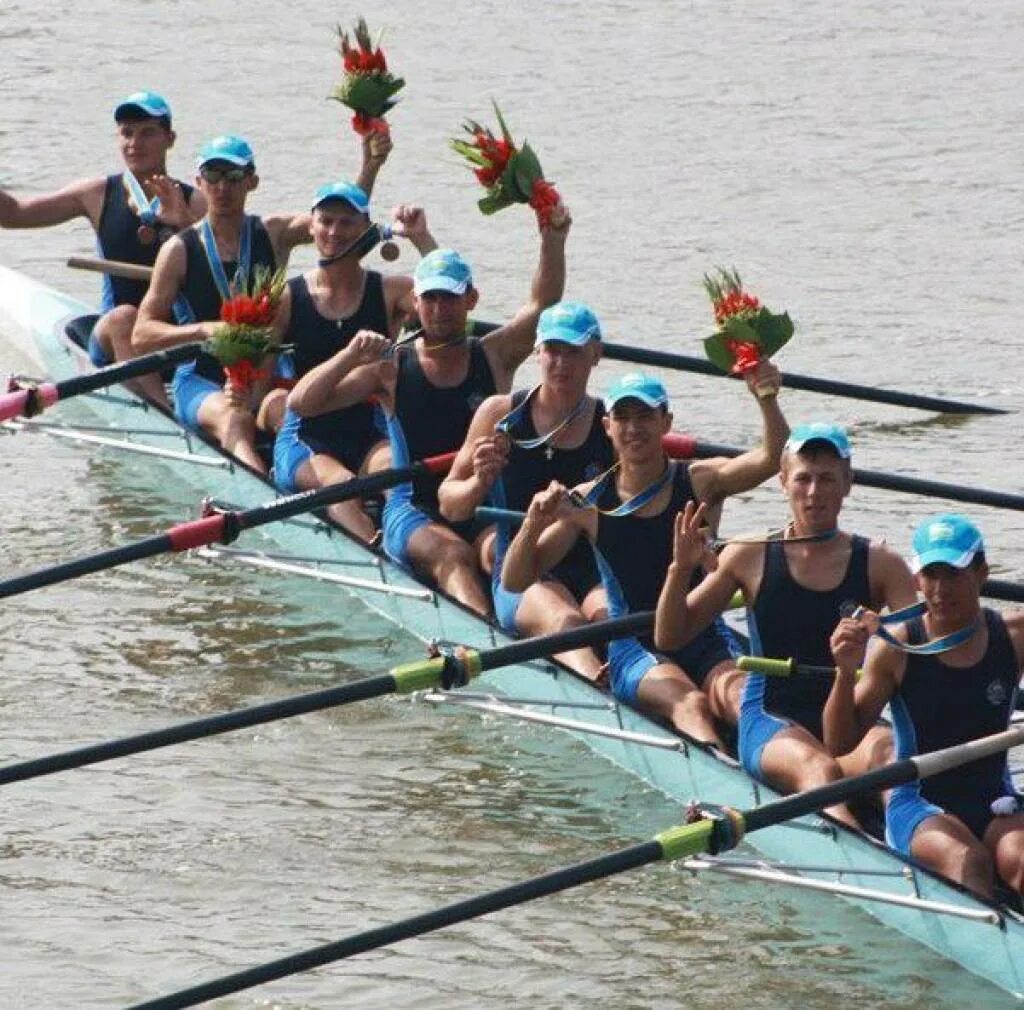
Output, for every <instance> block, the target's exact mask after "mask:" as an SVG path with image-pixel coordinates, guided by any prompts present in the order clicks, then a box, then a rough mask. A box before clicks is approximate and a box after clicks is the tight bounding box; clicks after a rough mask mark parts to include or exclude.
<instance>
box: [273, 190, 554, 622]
mask: <svg viewBox="0 0 1024 1010" xmlns="http://www.w3.org/2000/svg"><path fill="white" fill-rule="evenodd" d="M571 223H572V222H571V218H570V216H569V213H568V211H567V210H566V209H565V208H564V207H562V206H561V205H559V207H558V208H557V209H556V212H555V213H554V214H552V216H551V220H550V222H549V224H548V225H546V226H544V227H541V228H540V259H539V263H538V266H537V271H536V273H535V275H534V278H533V283H532V285H531V289H530V297H529V300H528V301H527V302H526V304H525V305H523V307H522V308H520V309H519V311H518V312H517V313H516V314H515V316H514V317H513V318H512V320H511V321H510V322H508V323H507V324H505V325H504V326H501V327H499V328H497V329H495V330H492V331H491V332H490V333H487V334H486V335H485V336H482V337H476V336H472V335H469V334H468V332H467V330H468V329H469V328H470V324H469V313H470V312H471V311H472V309H473V308H475V306H476V304H477V301H478V299H479V292H478V290H477V288H476V287H475V286H474V283H473V274H472V271H471V270H470V267H469V264H468V263H467V262H466V261H465V260H464V259H463V258H462V256H460V255H459V254H458V253H457V252H455V251H454V250H452V249H436V250H434V251H433V252H431V253H429V254H428V255H426V256H425V257H424V258H423V259H422V260H420V262H419V264H418V265H417V267H416V270H415V272H414V275H413V291H414V295H415V303H416V312H417V315H418V318H419V322H420V327H421V328H420V330H419V331H418V332H417V333H416V334H415V335H414V336H413V337H411V338H408V339H406V340H403V341H401V342H400V343H399V345H398V346H397V347H394V346H393V345H392V344H391V342H390V341H389V340H388V339H387V337H386V336H384V334H382V333H373V332H370V331H362V332H360V333H358V334H357V335H356V336H355V338H354V339H353V340H352V342H351V343H350V344H349V345H348V346H347V347H346V348H344V349H342V350H341V351H339V352H338V353H337V354H335V355H334V356H333V357H332V358H331V359H330V360H328V361H327V362H325V363H324V364H323V365H320V366H318V367H317V368H314V369H313V370H312V371H311V372H309V373H308V374H307V375H306V376H305V377H304V378H302V379H301V380H300V381H299V382H298V384H297V385H296V386H295V388H294V389H293V390H292V392H291V394H290V396H289V398H288V405H289V407H290V409H292V410H293V411H294V412H295V413H296V414H298V415H299V416H301V417H315V416H318V415H321V414H325V413H327V412H330V411H336V410H342V409H346V408H350V407H353V406H355V405H358V404H362V403H365V402H366V401H367V400H371V399H375V400H377V401H379V402H380V403H381V405H382V407H383V410H384V414H385V416H386V419H387V431H388V445H389V448H390V454H382V453H378V452H374V455H373V461H372V464H371V465H370V467H369V469H371V470H374V471H375V470H379V469H383V468H385V467H386V466H388V465H392V466H403V465H405V463H406V462H408V461H415V460H419V459H423V458H426V457H429V456H435V455H439V454H441V453H444V452H451V451H453V450H455V449H457V448H458V447H459V446H460V445H461V444H462V441H463V439H464V438H465V435H466V431H467V429H468V427H469V425H470V421H471V419H472V418H473V415H474V413H475V412H476V410H477V408H478V407H479V406H480V404H481V403H482V402H483V401H485V400H486V399H487V397H488V396H491V395H492V394H494V393H495V392H497V391H498V390H507V389H509V388H510V387H511V385H512V376H513V375H514V373H515V370H516V369H517V368H518V367H519V365H521V364H522V362H523V361H524V360H525V358H526V357H527V356H528V355H529V353H530V348H531V347H532V344H533V334H534V332H535V330H536V326H537V319H538V317H539V315H540V314H541V311H542V310H543V309H544V308H545V306H548V305H550V304H552V303H553V302H555V301H557V299H558V298H559V297H560V296H561V293H562V289H563V288H564V285H565V243H566V239H567V237H568V233H569V229H570V226H571ZM468 518H472V517H471V516H470V517H468ZM382 526H383V534H384V548H385V550H386V551H387V553H388V554H389V555H390V556H391V557H393V558H395V559H396V560H398V561H399V562H401V563H402V564H406V565H408V566H409V567H411V568H413V569H414V570H415V571H417V572H418V573H419V574H421V575H423V576H425V577H427V578H431V579H433V580H434V581H435V582H436V583H437V584H438V585H439V586H441V588H443V589H445V590H446V591H448V592H450V593H451V594H452V595H454V596H455V597H456V598H457V599H459V600H460V601H462V602H463V603H465V604H466V605H467V606H469V607H472V608H473V609H475V610H477V611H478V612H481V613H487V612H488V611H489V610H490V600H489V597H488V594H487V592H486V590H485V588H484V585H483V584H482V582H481V579H480V576H479V573H478V569H477V566H476V560H475V554H474V551H473V548H472V547H471V545H470V543H469V542H468V541H467V539H465V538H464V536H462V535H460V533H459V532H456V530H453V529H452V528H451V527H449V526H448V525H447V524H445V523H444V522H443V521H441V519H440V516H439V514H438V506H437V482H436V481H433V480H423V481H417V482H415V483H414V484H410V485H403V486H400V487H399V488H396V489H395V490H394V491H393V492H392V493H391V494H390V495H389V497H388V499H387V502H386V504H385V508H384V514H383V523H382ZM462 532H463V533H464V534H465V535H466V536H470V537H471V536H472V524H471V523H470V524H467V525H466V526H465V527H463V528H462Z"/></svg>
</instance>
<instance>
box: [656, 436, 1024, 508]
mask: <svg viewBox="0 0 1024 1010" xmlns="http://www.w3.org/2000/svg"><path fill="white" fill-rule="evenodd" d="M672 437H673V436H672V435H666V436H665V438H666V440H667V439H670V438H672ZM680 437H682V438H688V437H689V436H685V435H684V436H680ZM694 451H695V453H696V455H697V456H698V457H700V458H702V459H706V458H708V457H711V456H739V455H741V454H742V453H744V452H746V451H747V450H746V449H737V448H736V447H735V446H731V445H714V444H712V443H710V442H697V443H695V450H694ZM853 482H854V483H855V484H861V485H863V486H864V487H877V488H881V489H882V490H884V491H906V492H909V493H910V494H923V495H927V496H929V497H932V498H947V499H949V500H950V501H963V502H970V503H971V504H973V505H991V506H992V507H993V508H1004V509H1014V510H1016V511H1018V512H1024V495H1021V494H1012V493H1011V492H1009V491H989V490H988V489H987V488H977V487H967V486H965V485H963V484H951V483H946V482H944V481H938V480H930V479H928V478H925V477H905V476H903V475H902V474H896V473H884V472H883V471H881V470H860V469H857V468H856V467H855V468H854V470H853Z"/></svg>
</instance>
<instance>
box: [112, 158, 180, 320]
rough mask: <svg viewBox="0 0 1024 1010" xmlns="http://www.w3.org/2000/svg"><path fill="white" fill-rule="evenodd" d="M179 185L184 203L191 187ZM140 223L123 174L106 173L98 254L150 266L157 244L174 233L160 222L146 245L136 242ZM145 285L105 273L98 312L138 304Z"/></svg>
mask: <svg viewBox="0 0 1024 1010" xmlns="http://www.w3.org/2000/svg"><path fill="white" fill-rule="evenodd" d="M175 181H177V180H175ZM178 185H179V186H181V189H182V192H183V193H184V194H185V201H186V203H187V202H188V201H190V200H191V199H192V187H191V186H189V185H188V184H187V183H184V182H180V183H178ZM141 225H142V220H141V219H140V218H139V215H138V214H136V213H135V211H134V210H132V208H131V207H130V206H129V205H128V194H127V192H126V191H125V188H124V178H123V176H122V174H121V173H120V172H118V173H117V174H116V175H108V176H107V184H106V188H105V189H104V191H103V207H102V209H101V210H100V221H99V226H98V227H97V229H96V244H97V247H98V249H99V253H100V255H101V256H103V258H104V259H108V260H120V261H121V262H123V263H138V264H140V265H141V266H147V267H151V266H152V265H153V264H154V263H155V262H156V254H157V252H158V251H159V249H160V246H161V245H162V244H163V243H164V242H166V241H167V240H168V239H169V238H171V237H172V236H173V235H174V233H175V232H174V229H173V228H171V227H169V226H167V225H160V226H158V227H157V229H156V234H155V237H154V241H152V242H150V243H149V244H148V245H146V244H144V243H142V242H140V241H139V234H138V232H139V227H140V226H141ZM147 286H148V285H147V283H146V281H135V280H130V279H129V278H127V277H114V276H112V275H111V274H104V275H103V296H102V300H101V303H100V311H101V312H109V311H110V310H111V309H112V308H114V307H115V306H118V305H136V306H137V305H141V304H142V299H143V297H144V296H145V294H146V288H147Z"/></svg>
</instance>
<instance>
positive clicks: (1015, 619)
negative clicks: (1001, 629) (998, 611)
mask: <svg viewBox="0 0 1024 1010" xmlns="http://www.w3.org/2000/svg"><path fill="white" fill-rule="evenodd" d="M1002 616H1003V622H1004V623H1005V624H1006V630H1007V632H1008V634H1009V636H1010V641H1011V642H1012V643H1013V648H1014V651H1015V652H1016V653H1017V661H1018V663H1019V664H1020V666H1021V670H1022V672H1024V610H1007V611H1003V614H1002Z"/></svg>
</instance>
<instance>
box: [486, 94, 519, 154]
mask: <svg viewBox="0 0 1024 1010" xmlns="http://www.w3.org/2000/svg"><path fill="white" fill-rule="evenodd" d="M491 105H493V106H494V114H495V116H497V117H498V126H499V127H501V135H502V137H504V138H505V140H507V141H508V142H509V143H510V144H511V145H512V146H513V147H514V146H515V141H514V140H513V139H512V133H511V132H510V130H509V128H508V124H507V123H506V122H505V117H504V116H503V115H502V114H501V109H499V108H498V103H497V102H496V101H495V100H494V99H493V98H492V99H491Z"/></svg>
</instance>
